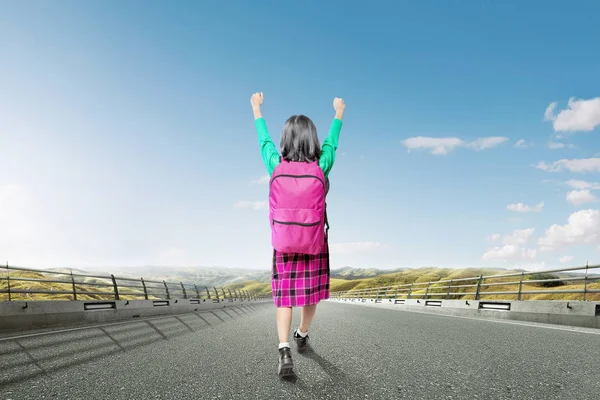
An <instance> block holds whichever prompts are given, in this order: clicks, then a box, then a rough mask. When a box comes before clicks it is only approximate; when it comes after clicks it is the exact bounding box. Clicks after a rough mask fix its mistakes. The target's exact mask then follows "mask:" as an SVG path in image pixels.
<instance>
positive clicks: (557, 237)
mask: <svg viewBox="0 0 600 400" xmlns="http://www.w3.org/2000/svg"><path fill="white" fill-rule="evenodd" d="M599 241H600V210H591V209H590V210H580V211H576V212H574V213H572V214H571V215H570V216H569V219H568V220H567V224H565V225H558V224H554V225H552V226H550V227H549V228H548V229H546V232H545V235H544V236H543V237H541V238H539V239H538V244H539V245H540V246H541V247H540V250H542V251H550V250H557V249H561V248H563V247H567V246H571V245H579V244H589V243H597V242H599Z"/></svg>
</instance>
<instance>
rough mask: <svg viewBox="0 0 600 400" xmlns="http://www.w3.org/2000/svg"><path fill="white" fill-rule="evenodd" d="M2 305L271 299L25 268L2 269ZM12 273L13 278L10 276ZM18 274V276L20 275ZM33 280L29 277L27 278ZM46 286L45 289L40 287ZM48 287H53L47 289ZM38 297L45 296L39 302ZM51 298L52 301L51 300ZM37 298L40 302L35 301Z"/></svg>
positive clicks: (208, 288) (212, 288) (174, 284)
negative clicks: (55, 301)
mask: <svg viewBox="0 0 600 400" xmlns="http://www.w3.org/2000/svg"><path fill="white" fill-rule="evenodd" d="M2 270H4V272H5V275H4V276H2V275H0V301H3V300H4V301H16V300H50V299H57V298H62V299H70V300H78V299H82V298H85V300H94V299H96V300H105V299H106V298H107V297H108V298H113V299H114V300H136V299H140V300H141V299H145V300H163V299H167V300H169V299H212V300H215V301H220V300H222V299H224V300H226V299H240V300H256V299H266V298H270V297H271V296H270V294H265V293H256V292H249V291H247V290H241V289H235V288H234V289H231V288H227V287H218V288H217V287H215V286H206V285H200V286H199V285H197V284H194V283H183V282H166V281H164V280H163V281H156V280H146V279H144V278H140V279H134V278H123V277H116V276H114V275H112V274H111V275H110V276H95V275H84V274H74V273H73V272H72V271H71V272H59V271H47V270H37V269H29V268H22V267H14V266H9V265H8V264H7V265H6V266H3V267H0V273H1V272H2ZM11 271H13V274H12V276H11ZM17 271H18V272H17ZM28 273H29V275H30V276H26V275H28ZM24 282H25V283H27V282H30V283H31V284H32V286H39V287H32V286H29V287H27V288H23V286H24V285H23V284H22V283H24ZM40 283H43V284H44V285H43V286H42V285H39V284H40ZM47 285H52V287H51V288H50V289H48V288H47V287H44V286H47ZM36 295H45V296H42V297H41V298H40V296H36ZM48 296H49V297H50V299H49V298H48ZM36 297H38V298H36Z"/></svg>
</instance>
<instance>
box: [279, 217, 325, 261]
mask: <svg viewBox="0 0 600 400" xmlns="http://www.w3.org/2000/svg"><path fill="white" fill-rule="evenodd" d="M271 230H272V244H273V248H274V249H275V250H277V251H279V252H282V253H301V254H318V253H319V252H320V251H321V249H322V246H323V240H324V237H325V232H324V231H323V213H322V212H319V211H317V210H314V209H276V210H273V212H272V214H271Z"/></svg>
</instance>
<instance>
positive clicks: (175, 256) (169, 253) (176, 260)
mask: <svg viewBox="0 0 600 400" xmlns="http://www.w3.org/2000/svg"><path fill="white" fill-rule="evenodd" d="M156 264H157V265H177V266H189V265H191V264H193V262H191V260H190V259H189V257H188V254H187V252H186V251H185V250H183V249H181V248H179V247H176V246H171V247H169V248H167V249H165V250H163V251H161V252H159V253H158V255H157V257H156Z"/></svg>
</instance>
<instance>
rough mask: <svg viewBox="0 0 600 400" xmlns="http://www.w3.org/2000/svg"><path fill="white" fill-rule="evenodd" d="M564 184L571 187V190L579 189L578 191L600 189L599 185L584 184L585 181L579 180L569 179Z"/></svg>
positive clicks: (592, 183)
mask: <svg viewBox="0 0 600 400" xmlns="http://www.w3.org/2000/svg"><path fill="white" fill-rule="evenodd" d="M565 184H567V185H569V186H571V187H572V188H573V189H579V190H583V189H592V190H594V189H600V183H596V182H586V181H580V180H576V179H570V180H568V181H566V182H565Z"/></svg>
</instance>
